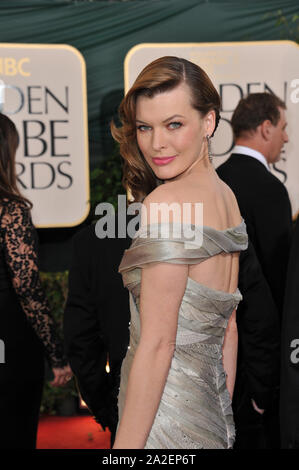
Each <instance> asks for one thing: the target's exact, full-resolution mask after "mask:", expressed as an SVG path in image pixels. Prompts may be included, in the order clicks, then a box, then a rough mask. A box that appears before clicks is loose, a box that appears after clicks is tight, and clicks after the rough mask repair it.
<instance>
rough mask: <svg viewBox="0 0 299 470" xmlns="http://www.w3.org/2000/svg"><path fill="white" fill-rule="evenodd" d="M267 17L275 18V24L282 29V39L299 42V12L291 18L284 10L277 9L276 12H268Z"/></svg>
mask: <svg viewBox="0 0 299 470" xmlns="http://www.w3.org/2000/svg"><path fill="white" fill-rule="evenodd" d="M265 18H273V19H274V20H275V24H276V26H277V27H279V28H280V30H281V39H289V40H291V41H295V42H297V43H298V44H299V13H295V14H294V15H293V16H292V18H291V19H288V18H287V17H286V16H285V15H284V13H283V10H277V11H276V12H274V13H267V14H266V15H265Z"/></svg>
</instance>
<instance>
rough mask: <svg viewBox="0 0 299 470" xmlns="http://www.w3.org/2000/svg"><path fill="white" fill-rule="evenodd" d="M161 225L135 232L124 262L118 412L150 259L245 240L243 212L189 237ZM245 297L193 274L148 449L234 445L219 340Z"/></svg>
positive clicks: (203, 254) (228, 249)
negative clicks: (126, 294) (126, 301)
mask: <svg viewBox="0 0 299 470" xmlns="http://www.w3.org/2000/svg"><path fill="white" fill-rule="evenodd" d="M150 227H151V228H152V227H153V226H150ZM157 227H158V228H159V232H158V233H156V234H155V233H154V234H153V233H152V231H151V237H150V236H149V226H147V227H144V228H142V229H141V230H140V231H139V232H137V234H136V237H135V238H134V239H133V242H132V244H131V247H130V248H129V249H128V250H126V251H125V253H124V256H123V259H122V261H121V264H120V267H119V271H120V272H121V273H122V276H123V281H124V285H125V286H126V287H127V288H128V289H129V291H130V309H131V322H130V345H129V348H128V352H127V355H126V357H125V360H124V362H123V365H122V370H121V383H120V391H119V397H118V398H119V405H118V406H119V417H121V415H122V410H123V406H124V400H125V394H126V388H127V382H128V377H129V373H130V369H131V365H132V361H133V359H134V355H135V352H136V348H137V346H138V342H139V337H140V318H139V311H138V310H139V299H140V280H141V268H142V266H143V265H144V264H146V263H152V262H167V263H178V264H197V263H201V262H202V261H204V260H205V259H207V258H209V257H211V256H215V255H217V254H219V253H222V252H225V253H232V252H236V251H241V250H245V249H246V248H247V241H248V239H247V233H246V225H245V222H244V220H243V221H242V222H241V224H240V225H239V226H237V227H233V228H230V229H226V230H222V231H220V230H216V229H214V228H211V227H199V226H192V228H193V229H194V231H197V232H196V233H197V235H198V236H197V237H196V241H195V242H192V243H190V236H189V235H188V238H186V237H185V236H184V233H183V230H182V228H183V225H181V224H177V223H174V224H157ZM165 229H166V231H165ZM153 235H154V237H153ZM200 239H201V240H200ZM198 240H200V242H198ZM153 295H155V294H154V293H153ZM241 299H242V296H241V294H240V291H239V290H238V289H237V290H236V292H234V293H226V292H223V291H218V290H215V289H211V288H209V287H206V286H204V285H202V284H199V283H198V282H196V281H194V280H192V279H191V278H188V280H187V285H186V290H185V293H184V296H183V299H182V303H181V306H180V310H179V315H178V329H177V336H176V346H175V352H174V355H173V359H172V362H171V366H170V370H169V373H168V377H167V381H166V385H165V388H164V391H163V395H162V398H161V401H160V405H159V408H158V411H157V414H156V417H155V420H154V423H153V426H152V429H151V431H150V434H149V437H148V440H147V443H146V446H145V448H146V449H228V448H232V447H233V444H234V438H235V426H234V420H233V413H232V407H231V399H230V395H229V392H228V390H227V388H226V374H225V371H224V368H223V363H222V345H223V340H224V335H225V330H226V326H227V323H228V320H229V318H230V316H231V314H232V312H233V310H234V309H235V308H236V307H237V305H238V303H239V302H240V300H241Z"/></svg>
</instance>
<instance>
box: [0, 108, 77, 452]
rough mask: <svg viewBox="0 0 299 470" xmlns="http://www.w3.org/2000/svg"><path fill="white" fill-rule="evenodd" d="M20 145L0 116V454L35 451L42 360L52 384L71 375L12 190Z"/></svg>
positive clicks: (25, 204) (26, 216) (30, 233)
mask: <svg viewBox="0 0 299 470" xmlns="http://www.w3.org/2000/svg"><path fill="white" fill-rule="evenodd" d="M18 140H19V139H18V133H17V130H16V128H15V125H14V124H13V122H12V121H11V120H10V119H9V118H7V117H6V116H4V115H3V114H1V113H0V340H1V344H2V346H4V351H5V357H4V358H3V354H2V355H1V356H0V449H13V448H15V449H16V448H19V449H26V448H27V449H30V448H31V449H32V448H35V445H36V433H37V424H38V416H39V408H40V403H41V397H42V388H43V381H44V355H45V356H46V357H47V359H48V361H49V363H50V365H51V367H52V370H53V374H54V380H53V382H52V385H54V386H60V385H64V384H66V382H67V381H68V380H69V379H70V378H71V376H72V371H71V369H70V367H69V365H68V364H67V361H66V359H65V357H64V354H63V347H62V344H61V342H60V340H59V339H58V337H57V335H56V332H55V326H54V323H53V319H52V318H51V316H50V312H49V307H48V303H47V300H46V297H45V295H44V292H43V289H42V287H41V283H40V279H39V272H38V265H37V239H36V232H35V229H34V226H33V224H32V221H31V216H30V209H31V207H32V205H31V203H30V202H29V201H28V200H27V199H26V198H24V197H23V196H22V195H21V194H20V192H19V190H18V188H17V185H16V172H15V154H16V149H17V146H18ZM2 349H3V348H2Z"/></svg>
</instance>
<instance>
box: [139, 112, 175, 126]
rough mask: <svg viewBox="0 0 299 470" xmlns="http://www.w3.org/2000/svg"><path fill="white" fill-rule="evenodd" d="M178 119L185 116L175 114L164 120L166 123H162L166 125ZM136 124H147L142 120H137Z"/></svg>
mask: <svg viewBox="0 0 299 470" xmlns="http://www.w3.org/2000/svg"><path fill="white" fill-rule="evenodd" d="M177 117H180V118H183V117H184V116H182V115H181V114H174V115H173V116H170V117H169V118H167V119H164V121H162V122H163V123H164V122H167V121H170V120H171V119H174V118H177ZM136 122H140V123H142V124H147V123H146V122H145V121H141V120H140V119H136Z"/></svg>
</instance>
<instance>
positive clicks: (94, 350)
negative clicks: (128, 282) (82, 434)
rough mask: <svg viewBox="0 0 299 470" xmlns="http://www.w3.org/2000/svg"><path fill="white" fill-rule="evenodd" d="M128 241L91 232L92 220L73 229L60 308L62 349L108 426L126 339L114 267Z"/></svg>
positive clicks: (124, 305) (124, 306)
mask: <svg viewBox="0 0 299 470" xmlns="http://www.w3.org/2000/svg"><path fill="white" fill-rule="evenodd" d="M129 244H130V239H123V238H114V239H113V238H110V239H109V238H104V239H99V238H97V236H96V234H95V226H94V225H92V226H90V227H87V228H85V229H83V230H82V231H80V232H79V233H77V234H76V235H75V237H74V239H73V255H72V264H71V266H70V272H69V293H68V299H67V303H66V308H65V314H64V337H65V345H66V353H67V356H68V359H69V361H70V365H71V368H72V370H73V372H74V373H75V375H76V377H77V380H78V385H79V389H80V392H81V395H82V397H83V399H84V401H85V402H86V404H87V406H88V408H89V409H90V410H91V411H92V413H93V414H94V415H95V419H96V420H97V421H98V422H99V423H100V424H101V425H102V426H103V427H105V426H109V428H110V429H113V428H115V426H116V424H117V419H118V416H117V395H118V389H119V380H120V369H121V364H122V360H123V358H124V356H125V354H126V351H127V346H128V341H129V315H130V314H129V299H128V291H127V289H125V288H124V287H123V283H122V277H121V275H120V274H119V273H118V266H119V264H120V261H121V258H122V255H123V253H124V250H125V249H126V248H128V246H129ZM107 357H109V363H110V373H109V374H107V373H106V370H105V366H106V361H107Z"/></svg>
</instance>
